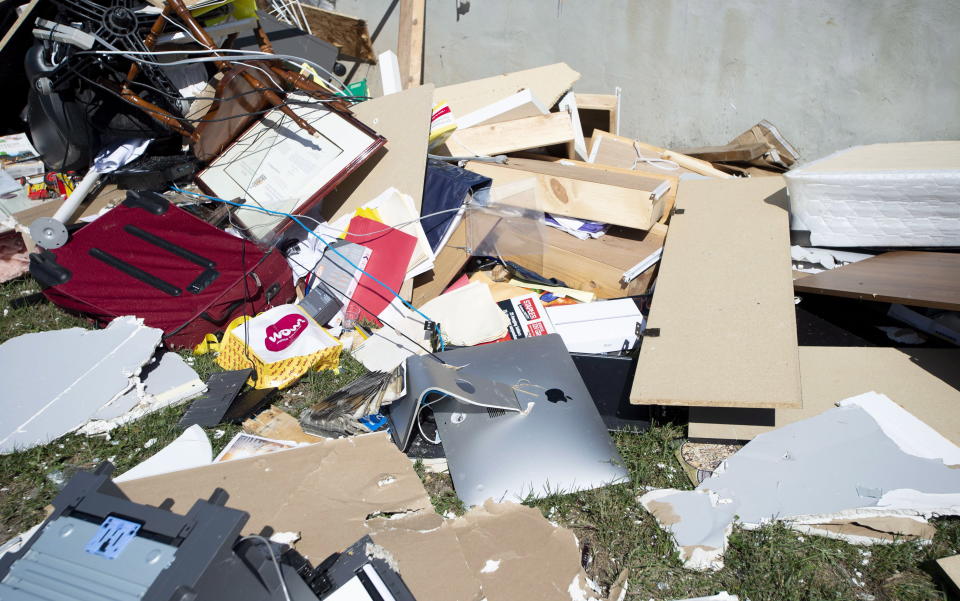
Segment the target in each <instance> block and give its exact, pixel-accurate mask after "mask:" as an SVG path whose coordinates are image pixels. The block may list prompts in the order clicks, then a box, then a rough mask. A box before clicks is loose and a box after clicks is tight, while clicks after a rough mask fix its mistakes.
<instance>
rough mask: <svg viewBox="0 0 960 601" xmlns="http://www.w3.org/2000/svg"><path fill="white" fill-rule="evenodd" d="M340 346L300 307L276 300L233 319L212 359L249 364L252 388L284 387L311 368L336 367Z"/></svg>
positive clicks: (229, 366)
mask: <svg viewBox="0 0 960 601" xmlns="http://www.w3.org/2000/svg"><path fill="white" fill-rule="evenodd" d="M244 326H245V327H244ZM342 348H343V347H342V345H341V344H340V341H339V340H337V339H336V338H334V337H333V336H331V335H330V333H329V332H327V331H326V330H325V329H323V327H321V326H320V324H318V323H317V322H316V321H314V320H313V318H312V317H310V316H309V315H307V314H306V313H305V312H304V311H303V310H301V309H300V307H298V306H296V305H280V306H278V307H274V308H272V309H270V310H268V311H265V312H263V313H261V314H260V315H257V316H256V317H254V318H253V319H251V318H249V317H247V316H243V317H238V318H237V319H235V320H233V321H232V322H231V323H230V325H229V326H227V330H226V332H225V333H224V335H223V340H222V341H221V343H220V354H219V355H218V356H217V359H216V362H217V365H219V366H220V367H222V368H224V369H230V370H233V369H246V368H249V367H252V368H253V369H254V371H255V372H256V376H255V379H253V378H252V382H251V384H252V385H253V386H254V387H255V388H286V387H288V386H290V385H291V384H293V383H294V382H296V381H297V380H298V379H300V377H302V376H303V375H304V374H305V373H307V372H308V371H310V370H311V369H317V370H322V369H337V368H339V366H340V351H341V349H342Z"/></svg>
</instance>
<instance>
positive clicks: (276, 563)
mask: <svg viewBox="0 0 960 601" xmlns="http://www.w3.org/2000/svg"><path fill="white" fill-rule="evenodd" d="M240 540H241V541H245V540H255V541H259V542H261V543H263V544H265V545H266V546H267V551H269V552H270V559H272V560H273V567H274V568H276V569H277V578H279V579H280V588H282V589H283V597H284V599H286V601H293V600H292V599H291V598H290V591H288V590H287V582H286V581H285V580H284V579H283V572H281V571H280V560H279V559H277V554H276V553H274V552H273V545H272V544H271V543H270V541H269V540H267V539H265V538H264V537H262V536H260V535H259V534H251V535H249V536H244V537H243V538H241V539H240Z"/></svg>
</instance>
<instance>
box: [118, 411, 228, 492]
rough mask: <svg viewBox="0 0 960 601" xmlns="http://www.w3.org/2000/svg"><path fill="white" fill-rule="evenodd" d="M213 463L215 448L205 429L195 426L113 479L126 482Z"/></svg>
mask: <svg viewBox="0 0 960 601" xmlns="http://www.w3.org/2000/svg"><path fill="white" fill-rule="evenodd" d="M212 462H213V447H211V446H210V439H209V438H207V433H206V432H204V431H203V428H201V427H200V426H198V425H196V424H194V425H192V426H190V427H189V428H187V429H186V430H184V431H183V434H181V435H180V436H178V437H177V438H176V439H174V441H173V442H171V443H170V444H168V445H167V446H165V447H163V448H162V449H160V450H159V451H157V452H156V453H154V454H153V455H152V456H150V457H148V458H147V459H145V460H144V461H142V462H140V463H138V464H137V465H135V466H133V467H132V468H130V469H129V470H127V471H125V472H124V473H122V474H120V475H119V476H117V477H116V478H114V479H113V481H114V482H126V481H127V480H136V479H137V478H146V477H147V476H157V475H159V474H166V473H168V472H175V471H178V470H185V469H190V468H192V467H200V466H202V465H210V464H211V463H212Z"/></svg>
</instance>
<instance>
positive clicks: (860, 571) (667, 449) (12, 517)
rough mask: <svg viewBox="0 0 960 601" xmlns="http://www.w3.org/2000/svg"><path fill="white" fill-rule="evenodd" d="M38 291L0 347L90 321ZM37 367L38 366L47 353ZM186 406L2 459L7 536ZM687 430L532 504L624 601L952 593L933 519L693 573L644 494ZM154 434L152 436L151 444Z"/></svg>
mask: <svg viewBox="0 0 960 601" xmlns="http://www.w3.org/2000/svg"><path fill="white" fill-rule="evenodd" d="M36 291H37V286H36V284H35V283H34V282H33V281H32V280H29V279H20V280H17V281H15V282H11V283H8V284H5V285H0V342H3V341H5V340H7V339H9V338H11V337H13V336H16V335H19V334H24V333H28V332H37V331H44V330H52V329H58V328H66V327H71V326H80V327H90V325H89V324H88V323H87V322H86V321H85V320H83V319H80V318H77V317H73V316H70V315H67V314H66V313H64V312H62V311H61V310H59V309H57V308H56V307H54V306H53V305H50V304H47V303H43V304H40V305H37V306H33V307H29V308H21V309H11V308H10V307H9V300H10V299H13V298H17V297H20V296H23V295H26V294H30V293H33V292H36ZM37 362H38V365H42V357H38V358H37ZM193 367H194V369H196V370H197V372H198V374H199V375H200V376H201V378H204V379H205V378H206V377H208V376H209V375H210V374H211V373H212V372H214V371H217V370H219V367H217V366H216V365H215V364H214V363H213V358H212V356H201V357H196V358H195V360H194V365H193ZM361 373H363V366H361V365H360V364H359V363H358V362H357V361H355V360H354V359H353V358H352V357H350V356H348V355H345V356H344V358H343V360H342V362H341V369H340V371H339V373H332V372H316V373H311V374H308V375H307V376H306V377H304V378H303V379H301V380H300V381H299V382H298V383H297V384H296V385H295V386H292V387H291V388H289V389H287V390H284V391H282V392H281V393H280V394H279V395H278V397H277V398H276V404H277V405H279V406H280V407H281V408H282V409H284V410H285V411H288V412H290V413H292V414H294V415H296V414H298V413H299V411H300V409H302V408H303V407H306V406H307V405H309V404H311V403H313V402H315V401H316V400H319V399H321V398H323V397H324V396H326V395H327V394H329V393H330V392H332V391H333V390H336V389H337V388H339V387H340V386H343V385H344V384H347V383H349V382H350V381H352V380H353V379H354V378H356V377H357V376H358V375H359V374H361ZM183 410H184V408H183V407H172V408H168V409H166V410H163V411H161V412H158V413H155V414H153V415H149V416H146V417H144V418H142V419H140V420H138V421H137V422H135V423H132V424H129V425H127V426H124V427H120V428H117V429H115V430H114V431H113V432H111V434H110V437H109V438H104V437H84V436H75V435H67V436H64V437H62V438H60V439H58V440H56V441H54V442H52V443H50V444H47V445H45V446H41V447H36V448H33V449H29V450H26V451H22V452H18V453H12V454H9V455H3V456H0V542H2V541H3V540H6V539H8V538H10V537H12V536H14V535H15V534H17V533H18V532H20V531H22V530H25V529H26V528H29V527H30V526H32V525H33V524H35V523H37V522H38V521H40V520H41V519H42V518H43V511H44V507H45V506H46V505H47V504H48V503H49V502H50V501H51V500H52V499H53V497H54V496H55V495H56V493H57V490H58V486H60V485H62V483H63V482H65V481H66V480H68V479H69V478H70V476H71V475H72V474H73V473H75V472H76V471H77V470H82V469H91V468H93V467H94V466H96V464H97V463H99V462H100V461H102V460H105V459H109V460H110V461H112V462H113V463H114V464H115V465H116V466H117V471H118V472H122V471H124V470H126V469H129V468H130V467H132V466H134V465H136V464H137V463H139V462H140V461H142V460H144V459H146V458H147V457H149V456H150V455H152V454H153V453H154V452H156V450H157V449H159V448H161V447H162V446H163V445H165V444H167V443H169V442H170V441H171V440H173V439H174V438H175V437H176V436H177V435H179V433H180V431H179V429H178V428H177V427H176V423H177V421H178V420H179V418H180V415H181V414H182V412H183ZM237 431H239V428H238V427H237V426H219V427H215V428H209V429H208V430H207V433H208V435H209V436H210V439H211V442H212V443H213V446H214V452H219V450H220V449H221V448H222V447H223V445H224V444H226V442H227V441H229V440H230V438H231V437H232V436H233V435H234V434H235V433H236V432H237ZM683 435H684V431H683V429H682V428H679V427H676V426H670V425H658V426H655V427H654V428H652V429H650V430H649V431H648V432H645V433H643V434H620V435H616V436H615V437H614V438H615V441H616V444H617V447H618V448H619V450H620V453H621V455H622V456H623V458H624V461H625V464H626V467H627V468H628V470H629V471H630V476H631V481H630V482H629V483H626V484H620V485H616V486H608V487H605V488H601V489H598V490H593V491H587V492H581V493H575V494H561V493H560V492H558V493H556V494H552V495H550V496H548V497H547V498H543V499H538V500H531V501H528V504H529V505H531V506H533V507H536V508H538V509H540V510H541V511H542V512H543V514H544V516H546V517H547V518H548V519H550V520H553V521H555V522H557V523H559V524H562V525H564V526H567V527H569V528H571V529H572V530H573V531H574V532H575V533H576V535H577V537H578V539H579V541H580V543H581V545H582V546H583V547H584V548H586V549H587V550H588V551H587V553H585V555H586V556H587V557H588V559H589V563H588V564H587V573H588V575H589V576H590V577H591V578H592V579H593V580H594V581H596V582H597V583H599V584H600V585H601V586H603V587H607V586H609V585H610V584H611V583H612V582H613V581H614V580H615V579H616V577H617V575H618V574H619V573H620V571H621V570H622V569H623V568H629V569H630V580H629V593H628V595H627V599H628V600H631V601H646V600H647V599H683V598H686V597H696V596H703V595H710V594H714V593H717V592H718V591H721V590H726V591H728V592H730V593H735V594H738V595H740V598H741V599H745V598H749V599H751V600H752V601H767V600H769V601H774V600H777V601H781V600H782V601H800V600H850V601H869V600H871V599H872V600H875V601H894V600H896V601H920V600H928V599H947V595H946V593H945V592H944V589H943V588H942V586H943V585H942V584H941V582H939V581H938V579H937V576H936V575H937V574H938V570H937V568H936V566H935V565H934V561H935V560H936V559H938V558H940V557H945V556H948V555H953V554H956V553H958V552H960V519H957V518H941V519H937V520H935V521H934V523H935V525H936V526H937V528H938V532H937V535H936V537H935V539H934V541H933V543H932V544H929V545H920V544H916V543H909V542H903V543H898V544H892V545H877V546H873V547H858V546H854V545H850V544H847V543H844V542H841V541H834V540H829V539H825V538H821V537H816V536H809V535H800V534H798V533H796V532H793V531H791V530H789V529H787V528H785V527H783V526H781V525H771V526H767V527H764V528H762V529H760V530H756V531H746V530H742V529H735V530H734V533H733V535H732V536H731V537H730V547H729V549H728V550H727V553H726V555H725V564H726V566H725V568H724V569H722V570H720V571H718V572H714V573H698V572H692V571H689V570H685V569H684V568H683V567H682V566H681V564H680V561H679V560H678V559H677V557H676V554H675V552H674V548H673V544H672V543H671V540H670V537H669V536H668V535H667V534H666V533H665V532H664V531H663V530H661V529H660V527H659V526H658V525H657V524H656V522H655V520H654V519H653V518H652V517H651V516H650V515H649V514H647V512H646V511H645V510H643V508H642V507H640V505H639V504H638V503H637V501H636V499H637V497H638V496H639V495H641V494H643V493H644V492H646V491H647V490H648V489H649V488H662V487H673V488H680V489H689V488H692V486H691V484H690V482H689V480H688V479H687V478H686V476H685V475H684V472H683V469H682V468H681V466H680V464H679V463H678V461H677V459H676V457H675V452H676V449H677V446H678V445H679V443H680V442H681V441H682V437H683ZM150 441H154V442H153V443H152V444H150V445H149V447H148V446H147V443H148V442H150ZM414 467H415V469H416V471H417V473H418V474H419V475H420V477H421V479H422V480H423V481H424V485H425V487H426V489H427V491H428V492H429V493H430V496H431V499H432V501H433V505H434V508H435V509H436V510H437V512H439V513H441V514H455V515H460V514H462V513H463V511H464V507H463V504H462V503H461V502H460V501H459V499H458V498H457V496H456V494H455V493H454V490H453V484H452V482H451V480H450V476H449V475H448V474H432V473H426V472H425V470H424V469H423V466H422V465H421V464H419V463H418V464H416V465H415V466H414Z"/></svg>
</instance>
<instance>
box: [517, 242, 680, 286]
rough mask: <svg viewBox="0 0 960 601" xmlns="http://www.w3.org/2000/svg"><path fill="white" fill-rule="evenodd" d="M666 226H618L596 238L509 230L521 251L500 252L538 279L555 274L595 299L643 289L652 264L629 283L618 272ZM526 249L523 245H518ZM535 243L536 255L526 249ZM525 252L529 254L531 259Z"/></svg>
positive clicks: (652, 247) (647, 250) (653, 246)
mask: <svg viewBox="0 0 960 601" xmlns="http://www.w3.org/2000/svg"><path fill="white" fill-rule="evenodd" d="M666 234H667V228H666V226H663V225H659V224H658V225H655V226H654V227H653V228H652V229H651V230H650V231H649V232H643V231H640V230H626V229H618V230H614V231H611V232H610V233H608V234H607V235H606V236H602V237H600V238H597V239H591V240H580V239H579V238H576V237H575V236H571V235H570V234H567V233H566V232H562V231H560V230H557V229H554V228H544V230H543V231H542V232H541V237H540V238H539V239H538V238H531V237H529V234H528V233H525V232H511V233H510V235H511V236H513V237H514V240H513V243H514V245H515V247H517V248H521V249H523V250H521V251H519V252H518V254H516V255H513V254H511V253H510V252H509V247H508V250H507V252H506V254H505V255H504V256H503V258H504V259H506V260H508V261H514V262H516V263H518V264H520V265H522V266H524V267H527V268H528V269H533V270H534V271H537V272H538V273H540V274H541V275H543V276H544V277H548V278H551V277H552V278H557V279H558V280H562V281H563V282H564V283H566V284H567V286H569V287H571V288H576V289H578V290H585V291H587V292H593V293H594V294H595V295H596V296H597V298H619V297H623V296H630V295H636V294H644V293H646V292H647V290H648V288H649V286H650V283H651V281H652V280H653V275H654V273H655V272H656V269H655V268H650V269H648V270H647V271H645V272H644V273H642V274H640V275H639V276H638V277H637V278H635V279H634V280H633V281H631V282H630V283H629V284H624V283H623V282H621V277H622V276H623V272H625V271H626V270H628V269H630V268H631V267H633V266H634V265H636V264H637V263H639V262H640V261H641V260H642V259H643V258H645V257H647V256H649V255H650V254H652V253H653V252H655V251H656V250H657V249H659V248H661V247H662V246H663V242H664V239H665V237H666ZM524 247H526V248H524ZM531 247H538V248H539V252H540V253H542V255H539V256H538V255H537V252H534V253H533V255H531V253H530V248H531ZM531 256H533V257H535V258H534V259H533V260H532V262H531Z"/></svg>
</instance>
